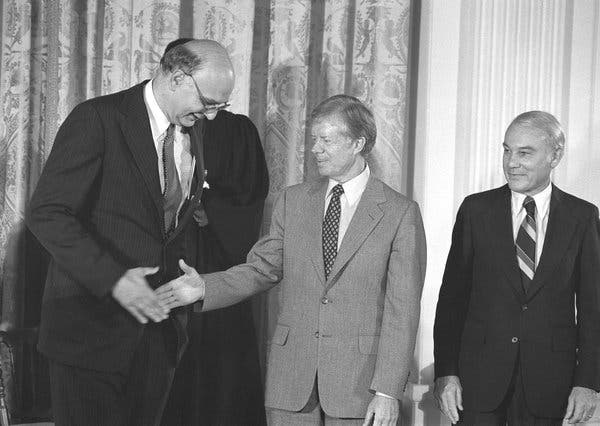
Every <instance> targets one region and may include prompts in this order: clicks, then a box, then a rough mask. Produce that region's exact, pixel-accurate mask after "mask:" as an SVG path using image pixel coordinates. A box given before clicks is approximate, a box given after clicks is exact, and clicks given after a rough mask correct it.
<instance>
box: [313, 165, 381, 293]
mask: <svg viewBox="0 0 600 426" xmlns="http://www.w3.org/2000/svg"><path fill="white" fill-rule="evenodd" d="M385 201H386V198H385V194H384V193H383V184H382V183H381V182H380V181H379V180H377V179H375V178H374V177H370V178H369V181H368V182H367V186H366V188H365V191H364V192H363V194H362V197H361V198H360V201H359V202H358V206H357V207H356V212H355V213H354V216H353V217H352V220H351V221H350V224H349V225H348V229H347V231H346V234H345V235H344V239H343V240H342V244H341V245H340V250H339V252H338V254H337V257H336V258H335V262H334V263H333V268H332V269H331V273H330V274H329V279H328V280H327V285H326V288H327V289H329V288H331V286H333V285H334V284H335V281H336V280H337V276H338V275H339V273H340V272H341V271H342V270H343V269H344V267H345V266H346V264H347V263H348V261H349V260H350V259H351V258H352V256H353V255H354V254H355V253H356V251H357V250H358V249H359V248H360V246H361V245H362V243H363V242H364V241H365V239H366V238H367V236H368V235H369V234H370V233H371V231H372V230H373V228H375V226H376V225H377V224H378V223H379V221H380V220H381V218H382V217H383V211H382V210H381V208H380V207H379V204H381V203H383V202H385ZM321 257H322V256H321Z"/></svg>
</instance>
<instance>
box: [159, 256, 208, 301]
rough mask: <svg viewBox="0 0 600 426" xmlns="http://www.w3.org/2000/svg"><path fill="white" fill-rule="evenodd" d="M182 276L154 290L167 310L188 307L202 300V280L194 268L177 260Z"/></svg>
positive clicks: (181, 260)
mask: <svg viewBox="0 0 600 426" xmlns="http://www.w3.org/2000/svg"><path fill="white" fill-rule="evenodd" d="M179 267H180V268H181V270H182V271H183V275H182V276H180V277H178V278H175V279H174V280H172V281H169V282H168V283H166V284H163V285H162V286H160V287H159V288H157V289H156V296H157V297H158V300H160V302H161V303H162V304H164V305H165V306H167V307H168V308H169V309H173V308H177V307H179V306H185V305H189V304H190V303H194V302H197V301H198V300H200V299H203V298H204V280H203V279H202V277H201V276H200V275H199V274H198V272H196V270H195V269H194V268H192V267H191V266H188V265H187V264H186V263H185V262H184V261H183V259H179Z"/></svg>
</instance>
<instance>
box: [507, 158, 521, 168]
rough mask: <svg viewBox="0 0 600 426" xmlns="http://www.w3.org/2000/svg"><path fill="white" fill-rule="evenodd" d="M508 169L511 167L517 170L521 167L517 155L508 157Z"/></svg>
mask: <svg viewBox="0 0 600 426" xmlns="http://www.w3.org/2000/svg"><path fill="white" fill-rule="evenodd" d="M508 167H510V168H511V169H516V168H517V167H519V159H518V158H517V156H516V155H511V156H509V157H508Z"/></svg>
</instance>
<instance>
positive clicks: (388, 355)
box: [371, 202, 427, 399]
mask: <svg viewBox="0 0 600 426" xmlns="http://www.w3.org/2000/svg"><path fill="white" fill-rule="evenodd" d="M426 262H427V249H426V242H425V231H424V229H423V221H422V219H421V213H420V211H419V207H418V205H417V203H414V202H412V203H411V204H410V205H409V206H408V208H407V209H406V210H405V212H404V216H403V218H402V220H401V222H400V225H399V227H398V229H397V231H396V235H395V237H394V241H393V244H392V248H391V252H390V259H389V263H388V272H387V285H386V292H385V298H384V307H383V318H382V322H381V332H380V337H379V347H378V351H377V362H376V365H375V373H374V375H373V379H372V381H371V389H372V390H373V391H377V392H381V393H384V394H386V395H388V396H392V397H394V398H397V399H400V398H401V397H402V394H403V392H404V388H405V387H406V383H407V381H408V375H409V370H410V365H411V362H412V359H413V356H414V349H415V342H416V337H417V329H418V326H419V315H420V307H421V293H422V290H423V282H424V280H425V268H426Z"/></svg>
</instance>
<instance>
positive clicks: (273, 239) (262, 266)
mask: <svg viewBox="0 0 600 426" xmlns="http://www.w3.org/2000/svg"><path fill="white" fill-rule="evenodd" d="M285 197H286V193H285V191H284V192H283V193H282V194H281V195H280V196H279V197H278V199H277V201H276V202H275V206H274V208H273V215H272V217H271V226H270V229H269V233H268V234H267V235H266V236H264V237H263V238H261V239H260V240H259V241H258V242H257V243H256V244H255V245H254V247H252V250H250V253H248V257H247V262H246V263H245V264H242V265H238V266H234V267H232V268H229V269H228V270H227V271H224V272H216V273H213V274H207V275H203V276H202V277H203V278H204V281H205V283H206V291H205V295H204V301H203V302H202V304H201V307H200V304H199V303H197V304H196V305H195V306H194V309H195V310H196V311H198V310H200V309H201V310H202V311H210V310H213V309H219V308H224V307H226V306H231V305H233V304H235V303H238V302H240V301H242V300H244V299H245V298H247V297H250V296H252V295H254V294H257V293H260V292H262V291H265V290H268V289H270V288H272V287H273V286H274V285H276V284H278V283H279V281H281V278H282V276H283V239H284V234H285V231H284V222H285Z"/></svg>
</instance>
